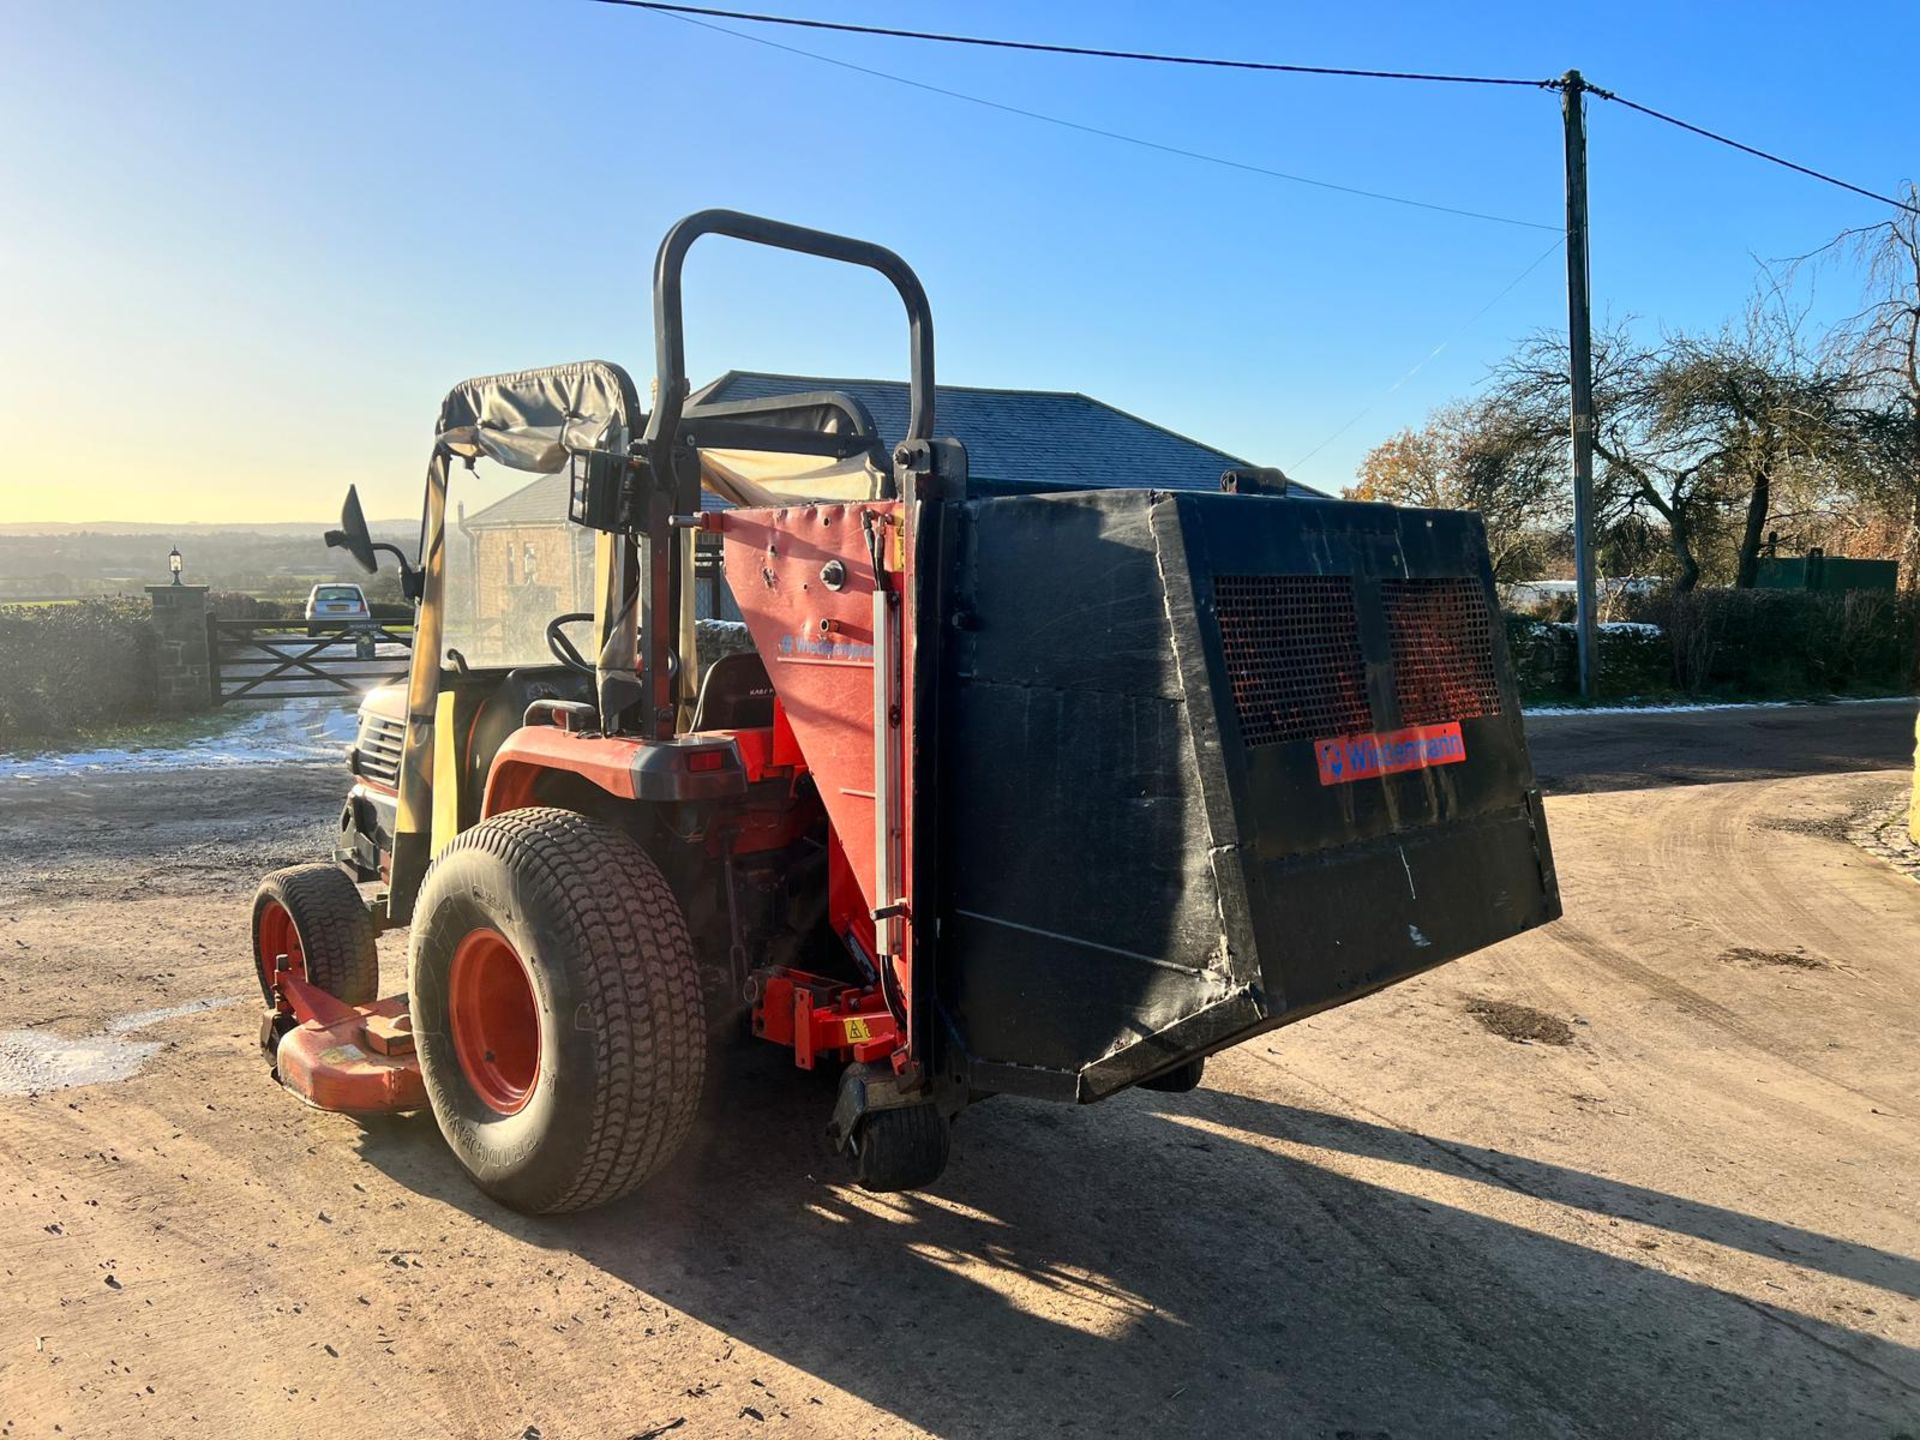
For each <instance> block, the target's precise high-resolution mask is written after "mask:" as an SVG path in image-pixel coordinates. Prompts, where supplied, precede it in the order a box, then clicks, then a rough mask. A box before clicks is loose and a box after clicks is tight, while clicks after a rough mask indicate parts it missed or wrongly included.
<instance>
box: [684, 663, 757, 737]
mask: <svg viewBox="0 0 1920 1440" xmlns="http://www.w3.org/2000/svg"><path fill="white" fill-rule="evenodd" d="M771 724H773V681H771V680H769V679H768V678H767V667H766V666H765V665H763V664H761V663H760V657H759V656H758V655H755V654H751V653H742V654H738V655H722V656H721V657H720V658H719V659H718V660H716V661H714V662H713V664H711V665H709V666H708V667H707V673H706V676H705V678H704V679H702V680H701V682H700V698H699V699H698V700H696V701H695V702H694V706H693V728H694V729H695V730H763V729H765V728H766V727H767V726H769V725H771Z"/></svg>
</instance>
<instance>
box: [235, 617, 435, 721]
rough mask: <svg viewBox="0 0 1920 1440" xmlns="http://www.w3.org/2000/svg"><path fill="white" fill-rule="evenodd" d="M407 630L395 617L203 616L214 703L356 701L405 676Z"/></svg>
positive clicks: (409, 659) (410, 648)
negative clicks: (383, 619) (345, 619)
mask: <svg viewBox="0 0 1920 1440" xmlns="http://www.w3.org/2000/svg"><path fill="white" fill-rule="evenodd" d="M412 655H413V627H412V626H411V625H408V624H405V623H402V622H384V623H383V622H380V621H374V622H372V623H371V624H369V623H368V622H366V621H351V622H343V621H333V622H327V621H313V622H311V623H309V622H308V621H305V620H221V619H218V618H217V617H215V616H211V615H209V616H208V617H207V661H208V664H207V678H208V682H209V684H208V688H209V690H210V691H211V693H212V699H213V703H214V704H216V705H225V704H228V703H229V702H231V701H234V700H313V699H340V698H343V697H344V698H357V697H358V696H360V695H362V694H364V693H365V692H366V691H368V690H370V689H372V688H373V687H374V686H375V685H379V684H383V683H385V682H388V681H392V680H399V679H402V678H404V677H405V675H406V673H407V667H408V665H409V664H410V663H411V662H412Z"/></svg>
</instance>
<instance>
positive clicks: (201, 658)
mask: <svg viewBox="0 0 1920 1440" xmlns="http://www.w3.org/2000/svg"><path fill="white" fill-rule="evenodd" d="M147 594H148V595H149V596H150V597H151V598H152V601H153V631H154V634H155V636H156V637H158V641H159V643H158V647H157V649H156V651H155V655H154V660H155V671H156V675H155V684H156V688H155V691H154V698H155V700H156V702H157V703H158V707H159V709H160V712H161V713H162V714H165V715H180V714H185V713H187V712H189V711H196V710H205V709H208V708H210V707H211V706H212V704H213V696H212V692H211V690H210V688H209V686H210V684H211V678H210V677H211V664H210V658H209V656H208V653H207V587H206V586H204V585H149V586H147Z"/></svg>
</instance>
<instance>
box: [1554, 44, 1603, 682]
mask: <svg viewBox="0 0 1920 1440" xmlns="http://www.w3.org/2000/svg"><path fill="white" fill-rule="evenodd" d="M1586 90H1587V82H1586V81H1585V80H1583V79H1582V78H1581V76H1580V72H1579V71H1578V70H1569V71H1567V73H1566V76H1565V78H1564V79H1562V81H1561V82H1560V112H1561V116H1562V118H1563V119H1564V121H1565V124H1566V138H1567V355H1568V363H1569V370H1568V377H1567V378H1568V381H1569V388H1570V390H1571V392H1572V398H1573V404H1572V412H1573V413H1572V431H1573V588H1574V598H1575V602H1576V607H1577V608H1576V609H1575V610H1574V629H1575V634H1576V636H1577V638H1578V641H1579V666H1580V696H1581V698H1582V699H1585V700H1591V699H1592V698H1593V693H1594V674H1595V672H1596V671H1597V670H1598V668H1599V664H1600V643H1599V630H1598V628H1597V626H1596V624H1595V615H1594V594H1593V590H1594V585H1593V297H1592V296H1591V295H1590V294H1589V293H1588V289H1587V280H1588V271H1587V106H1586Z"/></svg>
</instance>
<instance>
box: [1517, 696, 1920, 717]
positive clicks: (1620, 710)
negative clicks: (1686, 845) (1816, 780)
mask: <svg viewBox="0 0 1920 1440" xmlns="http://www.w3.org/2000/svg"><path fill="white" fill-rule="evenodd" d="M1916 699H1920V696H1914V695H1863V696H1858V697H1849V698H1847V699H1833V700H1715V701H1711V702H1706V701H1703V702H1690V701H1684V700H1683V701H1676V702H1675V703H1673V704H1671V705H1631V704H1629V705H1523V706H1522V707H1521V709H1522V710H1523V711H1524V712H1525V713H1526V714H1527V715H1528V716H1529V717H1531V716H1536V715H1541V716H1553V715H1685V714H1690V713H1691V712H1693V711H1695V710H1798V709H1802V708H1804V707H1806V706H1808V705H1897V704H1900V703H1902V702H1907V703H1911V702H1912V701H1914V700H1916Z"/></svg>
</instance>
